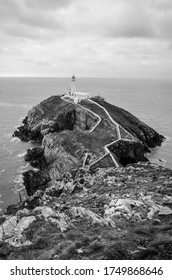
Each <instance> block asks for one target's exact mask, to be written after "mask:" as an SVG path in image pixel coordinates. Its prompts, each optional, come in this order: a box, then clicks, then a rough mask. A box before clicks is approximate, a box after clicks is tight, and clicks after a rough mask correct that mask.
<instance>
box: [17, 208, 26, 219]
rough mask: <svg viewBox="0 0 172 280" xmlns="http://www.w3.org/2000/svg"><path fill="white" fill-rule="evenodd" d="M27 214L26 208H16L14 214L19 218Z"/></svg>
mask: <svg viewBox="0 0 172 280" xmlns="http://www.w3.org/2000/svg"><path fill="white" fill-rule="evenodd" d="M27 215H29V210H28V209H27V208H24V209H23V210H18V211H17V212H16V216H17V217H20V218H21V217H23V216H27Z"/></svg>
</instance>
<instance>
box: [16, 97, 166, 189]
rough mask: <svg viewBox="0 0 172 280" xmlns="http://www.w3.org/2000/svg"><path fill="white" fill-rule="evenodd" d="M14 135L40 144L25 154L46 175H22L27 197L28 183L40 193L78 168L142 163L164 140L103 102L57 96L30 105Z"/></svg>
mask: <svg viewBox="0 0 172 280" xmlns="http://www.w3.org/2000/svg"><path fill="white" fill-rule="evenodd" d="M14 136H17V137H19V138H20V139H21V140H22V141H30V140H33V141H36V142H40V143H41V144H42V148H35V149H34V150H32V151H31V150H29V151H28V153H27V155H26V160H28V161H30V162H31V165H32V166H33V167H37V168H39V169H40V171H41V172H42V171H43V172H44V175H45V174H46V175H45V176H43V182H42V183H41V179H40V178H41V176H40V174H39V173H36V174H34V171H28V172H26V173H25V174H24V182H25V186H26V189H27V190H28V191H27V192H28V194H31V193H32V192H31V189H32V186H31V185H32V181H33V190H34V191H35V185H36V181H37V182H38V184H37V185H39V186H41V187H40V189H44V188H45V186H46V185H47V184H48V185H50V184H54V182H56V180H58V179H59V178H60V177H61V176H62V175H63V173H64V172H75V170H77V169H78V168H79V167H84V168H91V170H94V169H95V168H97V167H102V166H103V167H110V166H125V165H127V164H129V163H135V162H138V161H147V159H146V157H145V152H149V151H150V150H149V147H155V146H156V145H160V144H161V142H162V141H163V139H164V137H163V136H162V135H159V134H158V133H157V132H156V131H154V130H153V129H152V128H150V127H149V126H147V125H146V124H144V123H142V122H141V121H140V120H139V119H137V118H136V117H134V116H133V115H132V114H130V113H129V112H127V111H125V110H123V109H121V108H118V107H116V106H113V105H111V104H109V103H107V102H105V101H104V100H101V99H99V98H94V99H92V100H83V101H82V102H81V103H80V104H74V103H73V102H72V101H71V100H68V99H65V98H61V97H60V96H52V97H50V98H48V99H47V100H44V101H43V102H41V103H40V104H38V105H37V106H35V107H33V109H31V110H30V111H29V113H28V116H27V117H26V118H25V120H24V121H23V125H22V126H21V127H19V128H18V129H17V131H15V132H14ZM40 149H42V150H40ZM50 182H51V183H50Z"/></svg>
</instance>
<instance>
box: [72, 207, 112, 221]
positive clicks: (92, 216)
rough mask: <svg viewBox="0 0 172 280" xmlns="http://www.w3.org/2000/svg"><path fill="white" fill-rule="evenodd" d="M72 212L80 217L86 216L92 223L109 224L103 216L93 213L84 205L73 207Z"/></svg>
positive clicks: (74, 215)
mask: <svg viewBox="0 0 172 280" xmlns="http://www.w3.org/2000/svg"><path fill="white" fill-rule="evenodd" d="M71 214H72V216H73V217H74V218H75V217H80V218H86V219H88V220H90V221H91V223H92V224H95V223H98V224H102V225H103V224H105V225H107V224H108V222H109V221H108V222H107V221H106V220H104V219H103V218H102V217H100V216H99V215H97V214H96V213H93V212H92V211H90V210H87V209H85V208H83V207H81V206H80V207H72V208H71Z"/></svg>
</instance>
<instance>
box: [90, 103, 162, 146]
mask: <svg viewBox="0 0 172 280" xmlns="http://www.w3.org/2000/svg"><path fill="white" fill-rule="evenodd" d="M93 100H95V101H96V102H97V103H99V104H100V105H102V106H103V107H104V108H105V109H107V110H108V112H109V114H110V115H111V117H112V118H113V119H114V120H115V121H116V122H117V123H119V124H120V125H121V126H122V127H123V128H125V129H126V130H127V131H128V132H130V133H131V134H132V135H133V136H135V137H136V138H137V139H139V140H140V141H141V142H142V143H143V144H145V145H146V146H147V147H149V148H153V147H156V146H160V145H161V143H162V142H163V140H164V139H165V137H164V136H163V135H160V134H159V133H157V132H156V131H155V130H154V129H153V128H151V127H149V126H148V125H147V124H145V123H143V122H142V121H140V120H139V119H138V118H136V117H135V116H133V115H132V114H131V113H129V112H128V111H126V110H124V109H122V108H119V107H117V106H114V105H112V104H109V103H108V102H106V101H104V100H102V99H101V98H96V99H94V98H93Z"/></svg>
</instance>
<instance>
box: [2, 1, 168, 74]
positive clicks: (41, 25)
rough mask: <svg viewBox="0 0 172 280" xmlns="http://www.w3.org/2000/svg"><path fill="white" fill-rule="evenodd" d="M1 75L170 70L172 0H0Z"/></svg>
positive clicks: (161, 72)
mask: <svg viewBox="0 0 172 280" xmlns="http://www.w3.org/2000/svg"><path fill="white" fill-rule="evenodd" d="M0 19H1V24H0V76H1V77H9V76H12V77H17V76H18V77H21V76H22V77H27V76H28V77H69V76H71V75H72V74H73V73H75V74H76V76H79V77H105V78H107V77H113V78H156V79H166V78H167V79H170V78H171V75H172V1H171V0H0Z"/></svg>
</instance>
